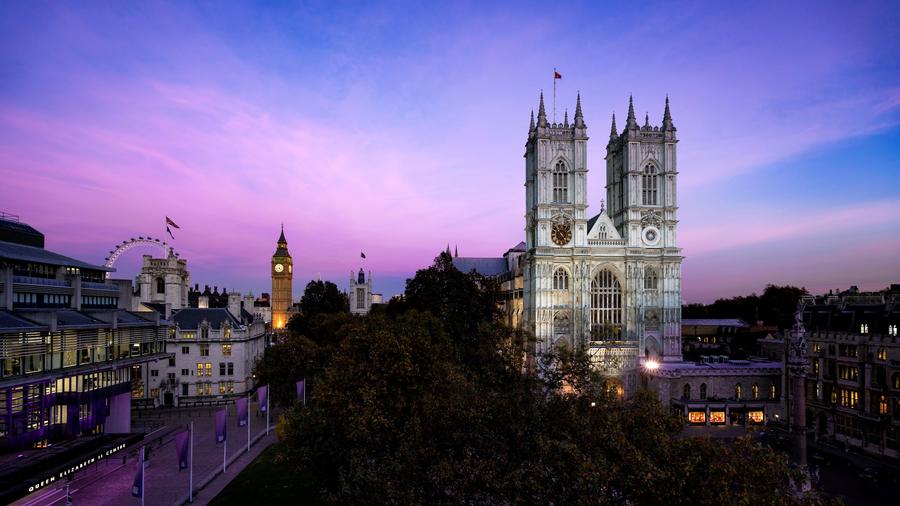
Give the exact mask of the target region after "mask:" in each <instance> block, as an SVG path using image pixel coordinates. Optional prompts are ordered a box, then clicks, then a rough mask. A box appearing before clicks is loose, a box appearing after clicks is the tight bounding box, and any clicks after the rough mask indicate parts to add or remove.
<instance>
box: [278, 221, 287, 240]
mask: <svg viewBox="0 0 900 506" xmlns="http://www.w3.org/2000/svg"><path fill="white" fill-rule="evenodd" d="M278 243H279V244H281V243H287V239H285V238H284V223H282V224H281V237H279V238H278Z"/></svg>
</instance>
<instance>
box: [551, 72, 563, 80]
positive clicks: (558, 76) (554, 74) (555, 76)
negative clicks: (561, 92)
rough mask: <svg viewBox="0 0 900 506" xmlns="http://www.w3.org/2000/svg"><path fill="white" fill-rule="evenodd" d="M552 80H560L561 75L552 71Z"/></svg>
mask: <svg viewBox="0 0 900 506" xmlns="http://www.w3.org/2000/svg"><path fill="white" fill-rule="evenodd" d="M553 79H562V74H560V73H559V72H557V71H555V70H554V71H553Z"/></svg>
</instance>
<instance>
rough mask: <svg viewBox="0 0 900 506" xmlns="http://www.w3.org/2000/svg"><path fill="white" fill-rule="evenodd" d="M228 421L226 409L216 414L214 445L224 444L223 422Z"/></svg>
mask: <svg viewBox="0 0 900 506" xmlns="http://www.w3.org/2000/svg"><path fill="white" fill-rule="evenodd" d="M227 419H228V408H222V410H221V411H218V412H216V443H223V442H225V421H226V420H227Z"/></svg>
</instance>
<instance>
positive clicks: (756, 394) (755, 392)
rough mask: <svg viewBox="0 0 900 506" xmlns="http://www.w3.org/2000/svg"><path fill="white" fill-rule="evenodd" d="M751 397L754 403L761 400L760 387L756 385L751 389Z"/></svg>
mask: <svg viewBox="0 0 900 506" xmlns="http://www.w3.org/2000/svg"><path fill="white" fill-rule="evenodd" d="M750 395H751V396H752V397H753V400H754V401H756V400H759V385H757V384H756V383H754V384H753V386H751V387H750Z"/></svg>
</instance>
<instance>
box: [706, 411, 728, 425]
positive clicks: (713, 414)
mask: <svg viewBox="0 0 900 506" xmlns="http://www.w3.org/2000/svg"><path fill="white" fill-rule="evenodd" d="M709 423H717V424H721V423H725V412H724V411H710V412H709Z"/></svg>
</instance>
